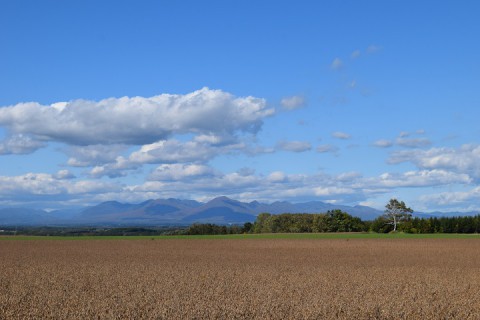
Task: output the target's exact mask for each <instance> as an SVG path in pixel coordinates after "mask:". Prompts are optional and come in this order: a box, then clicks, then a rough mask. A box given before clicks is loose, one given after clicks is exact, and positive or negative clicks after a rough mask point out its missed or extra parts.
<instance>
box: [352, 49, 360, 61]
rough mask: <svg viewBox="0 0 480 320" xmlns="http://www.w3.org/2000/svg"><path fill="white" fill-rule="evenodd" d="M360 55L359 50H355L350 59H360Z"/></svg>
mask: <svg viewBox="0 0 480 320" xmlns="http://www.w3.org/2000/svg"><path fill="white" fill-rule="evenodd" d="M360 55H361V52H360V50H355V51H353V52H352V53H351V54H350V57H351V58H352V59H357V58H358V57H360Z"/></svg>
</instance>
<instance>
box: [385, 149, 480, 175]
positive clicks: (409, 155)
mask: <svg viewBox="0 0 480 320" xmlns="http://www.w3.org/2000/svg"><path fill="white" fill-rule="evenodd" d="M402 162H411V163H413V164H414V165H416V166H417V167H418V168H420V169H445V170H450V171H454V172H458V173H466V174H469V175H470V176H472V177H474V178H476V179H479V178H480V146H479V145H474V144H467V145H463V146H461V147H460V148H431V149H429V150H421V149H417V150H401V151H397V152H393V153H392V154H391V156H390V158H389V159H388V163H390V164H398V163H402Z"/></svg>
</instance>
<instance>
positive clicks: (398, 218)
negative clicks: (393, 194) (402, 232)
mask: <svg viewBox="0 0 480 320" xmlns="http://www.w3.org/2000/svg"><path fill="white" fill-rule="evenodd" d="M385 208H386V210H385V214H384V215H383V217H384V218H385V219H386V220H387V221H388V222H387V224H391V225H393V231H397V224H399V223H402V222H404V221H407V220H408V219H409V218H410V217H411V216H412V215H411V213H412V212H413V210H412V209H410V208H409V207H407V206H406V205H405V202H403V201H398V200H397V199H390V202H389V203H388V204H387V205H386V206H385Z"/></svg>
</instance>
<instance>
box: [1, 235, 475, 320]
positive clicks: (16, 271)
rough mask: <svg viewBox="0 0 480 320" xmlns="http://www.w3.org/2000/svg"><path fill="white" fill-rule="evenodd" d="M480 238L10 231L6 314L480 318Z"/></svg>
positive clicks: (4, 265)
mask: <svg viewBox="0 0 480 320" xmlns="http://www.w3.org/2000/svg"><path fill="white" fill-rule="evenodd" d="M479 252H480V241H478V240H475V239H472V240H465V239H456V240H454V239H416V240H409V239H355V240H348V239H336V240H326V239H325V240H300V239H297V240H288V239H253V240H252V239H244V240H91V241H61V240H55V241H48V240H43V241H10V240H4V241H1V242H0V319H93V318H99V319H126V318H129V319H480V286H479V285H478V284H479V283H480V255H479V254H478V253H479Z"/></svg>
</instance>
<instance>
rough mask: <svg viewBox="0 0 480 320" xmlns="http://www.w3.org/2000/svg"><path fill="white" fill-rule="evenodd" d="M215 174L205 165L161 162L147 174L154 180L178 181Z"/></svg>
mask: <svg viewBox="0 0 480 320" xmlns="http://www.w3.org/2000/svg"><path fill="white" fill-rule="evenodd" d="M211 176H215V172H214V170H213V169H212V168H211V167H209V166H206V165H198V164H163V165H161V166H159V167H157V168H156V169H155V170H154V171H153V172H152V173H151V174H150V176H149V178H148V179H149V180H155V181H180V180H187V181H189V182H191V180H192V179H198V178H204V177H211Z"/></svg>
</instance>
